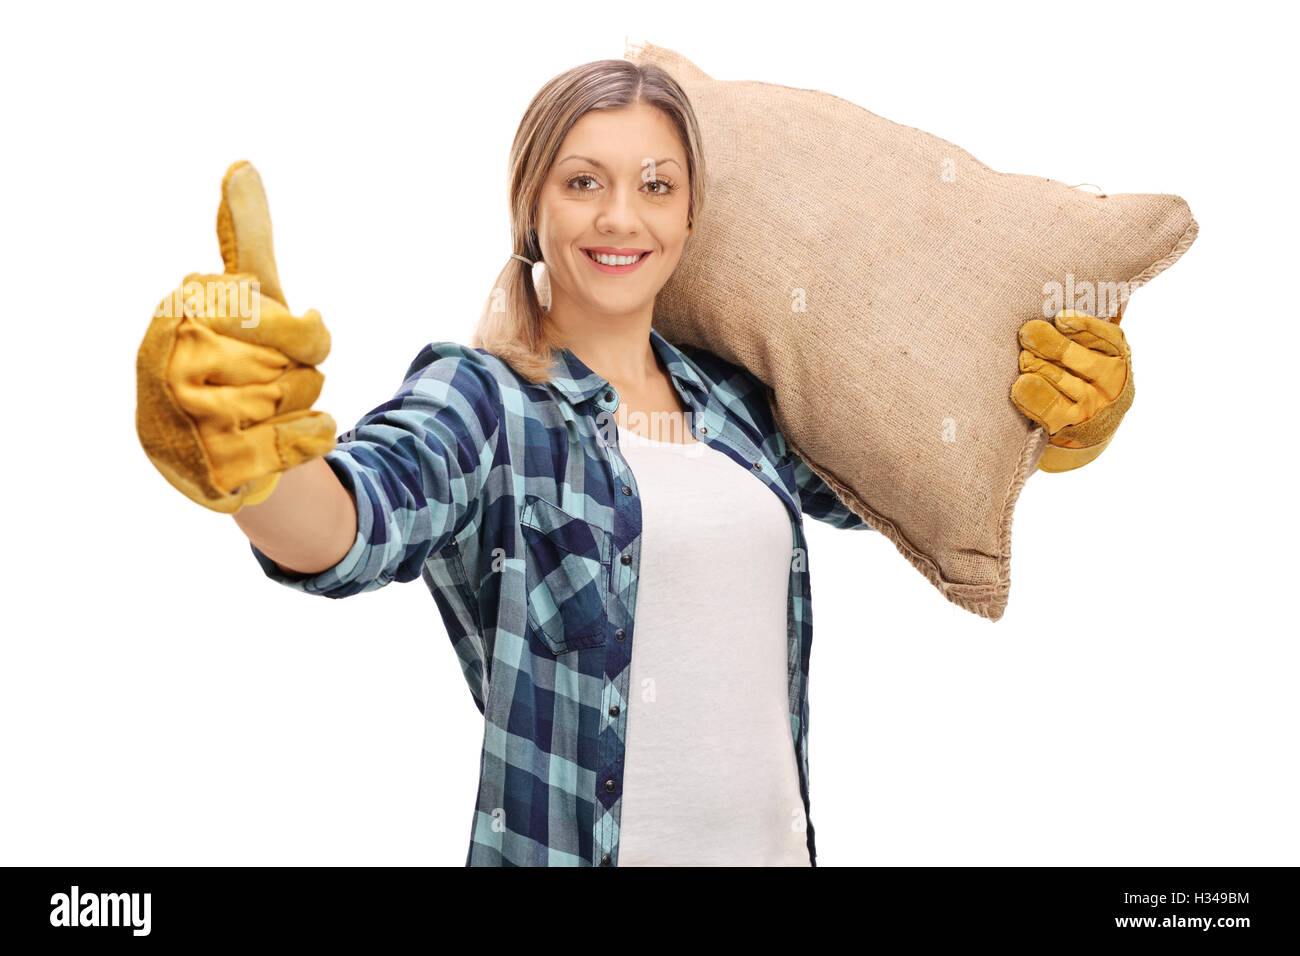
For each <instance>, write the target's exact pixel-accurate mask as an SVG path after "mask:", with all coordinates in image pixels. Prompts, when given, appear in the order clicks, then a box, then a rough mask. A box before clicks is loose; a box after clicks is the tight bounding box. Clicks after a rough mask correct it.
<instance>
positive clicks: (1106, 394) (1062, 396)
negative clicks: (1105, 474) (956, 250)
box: [1011, 309, 1133, 472]
mask: <svg viewBox="0 0 1300 956" xmlns="http://www.w3.org/2000/svg"><path fill="white" fill-rule="evenodd" d="M1020 344H1021V345H1022V346H1023V348H1022V350H1021V352H1020V371H1021V373H1022V374H1021V375H1020V377H1019V378H1017V379H1016V381H1015V383H1014V384H1013V385H1012V386H1011V401H1012V402H1014V403H1015V406H1016V407H1017V408H1018V409H1020V411H1021V412H1023V413H1024V414H1025V415H1027V416H1029V418H1031V419H1033V420H1034V421H1036V422H1037V423H1038V424H1040V425H1042V426H1043V428H1044V429H1046V430H1047V433H1048V434H1049V435H1051V436H1052V438H1051V444H1049V445H1048V447H1047V448H1046V449H1045V450H1044V451H1043V455H1042V457H1041V458H1040V459H1039V462H1038V467H1039V468H1040V469H1041V470H1043V471H1048V472H1059V471H1070V470H1071V469H1074V468H1079V467H1082V466H1083V465H1086V464H1088V462H1090V461H1092V460H1093V459H1095V458H1096V457H1097V456H1098V455H1100V454H1101V453H1102V452H1103V451H1104V450H1105V449H1106V446H1107V445H1108V444H1109V443H1110V440H1111V438H1112V436H1114V434H1115V430H1116V429H1117V428H1119V423H1120V420H1121V419H1123V417H1124V414H1125V413H1126V412H1127V411H1128V410H1129V407H1130V406H1131V405H1132V404H1133V360H1132V355H1131V352H1130V350H1129V346H1128V341H1127V340H1126V339H1125V338H1124V333H1123V332H1121V331H1120V328H1119V326H1118V325H1116V324H1115V323H1114V322H1108V321H1106V320H1105V319H1099V318H1097V317H1096V316H1092V315H1088V314H1087V313H1086V312H1077V311H1074V310H1072V309H1066V310H1063V311H1060V312H1057V313H1056V316H1055V318H1054V320H1053V322H1045V321H1043V320H1042V319H1031V320H1030V321H1028V322H1026V323H1025V324H1024V325H1022V326H1021V327H1020Z"/></svg>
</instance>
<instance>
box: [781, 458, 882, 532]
mask: <svg viewBox="0 0 1300 956" xmlns="http://www.w3.org/2000/svg"><path fill="white" fill-rule="evenodd" d="M790 460H791V461H792V462H794V477H795V483H796V484H797V485H798V486H799V499H800V503H801V507H802V509H803V513H804V514H806V515H808V516H810V517H812V518H816V519H817V520H818V521H825V522H826V523H827V524H829V525H832V526H834V527H836V528H848V529H850V530H852V531H862V530H872V529H871V525H869V524H867V522H866V521H865V520H863V519H862V518H860V517H858V515H857V514H856V513H854V512H853V511H851V510H850V509H849V507H848V505H846V504H845V503H844V502H842V501H840V499H839V496H837V495H836V494H835V492H834V491H832V490H831V487H830V486H829V485H827V484H826V482H824V481H823V480H822V479H821V478H819V477H818V476H817V473H816V472H814V471H813V470H812V469H811V468H810V467H808V463H807V462H806V461H804V460H803V459H802V458H800V457H799V456H798V455H796V454H795V453H794V452H793V451H791V452H790Z"/></svg>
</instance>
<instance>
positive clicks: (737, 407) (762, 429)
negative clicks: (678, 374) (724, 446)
mask: <svg viewBox="0 0 1300 956" xmlns="http://www.w3.org/2000/svg"><path fill="white" fill-rule="evenodd" d="M678 351H680V352H681V353H682V355H683V356H684V357H685V358H686V359H687V360H688V361H689V362H690V363H691V364H692V365H693V366H694V368H695V370H696V371H697V372H698V373H699V375H700V378H701V379H702V380H703V381H704V385H705V387H706V388H707V389H708V392H709V398H710V400H711V401H717V402H718V403H720V404H721V405H722V407H723V408H724V409H726V411H727V412H728V413H729V414H730V415H732V416H734V417H735V418H737V419H739V420H741V421H742V422H744V423H745V425H746V426H747V428H748V430H750V431H751V436H750V437H751V438H753V439H755V440H756V441H758V442H759V443H762V442H763V440H764V439H766V438H768V437H769V436H774V435H778V434H779V432H778V429H777V426H776V421H775V419H774V417H773V415H772V409H771V405H770V404H769V401H768V395H769V392H770V391H771V389H769V388H768V386H767V384H766V383H764V382H763V381H762V380H761V379H759V378H758V377H757V376H756V375H754V373H752V372H751V371H749V369H747V368H745V367H744V366H743V365H738V364H737V363H735V362H730V361H728V360H726V359H724V358H722V357H721V356H720V355H716V354H715V353H713V352H710V351H708V350H707V349H705V348H702V347H700V346H696V345H687V346H678Z"/></svg>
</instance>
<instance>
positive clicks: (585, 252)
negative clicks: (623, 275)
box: [582, 249, 650, 266]
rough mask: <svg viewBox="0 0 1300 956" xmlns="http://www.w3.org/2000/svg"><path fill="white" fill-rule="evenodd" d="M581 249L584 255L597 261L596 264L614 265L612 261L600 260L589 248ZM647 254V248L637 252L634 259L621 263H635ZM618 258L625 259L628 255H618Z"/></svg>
mask: <svg viewBox="0 0 1300 956" xmlns="http://www.w3.org/2000/svg"><path fill="white" fill-rule="evenodd" d="M582 251H583V253H584V254H585V255H586V257H587V258H588V259H590V260H591V261H592V262H595V263H597V264H599V265H602V266H608V265H614V263H612V262H601V261H600V260H599V259H597V258H596V256H595V254H594V253H593V252H592V251H591V250H590V249H583V250H582ZM648 255H650V252H649V250H647V251H645V252H642V253H640V254H638V255H637V257H636V258H635V259H633V260H632V261H631V262H626V263H623V265H635V264H636V263H638V262H640V261H641V260H642V259H644V258H645V257H646V256H648ZM619 258H623V259H626V258H629V257H628V256H620V257H619Z"/></svg>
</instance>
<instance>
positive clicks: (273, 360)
mask: <svg viewBox="0 0 1300 956" xmlns="http://www.w3.org/2000/svg"><path fill="white" fill-rule="evenodd" d="M217 238H218V240H219V241H220V244H221V258H222V260H223V262H224V263H225V272H224V273H222V274H204V273H191V274H190V275H188V276H186V277H185V280H184V281H183V282H182V283H181V286H180V288H178V289H176V290H174V291H173V292H172V293H171V294H169V295H168V296H167V297H166V298H165V299H163V301H162V303H161V304H160V305H159V306H158V308H157V309H156V310H155V311H154V317H153V321H152V322H151V323H150V325H149V329H148V331H146V332H145V336H144V341H143V342H141V344H140V350H139V352H138V353H137V356H136V388H137V391H136V418H135V420H136V432H137V434H138V435H139V437H140V444H141V446H142V447H143V448H144V451H145V454H146V455H147V456H148V457H149V460H150V461H151V462H153V464H154V466H155V467H156V468H157V469H158V471H159V472H161V473H162V475H163V477H164V478H166V479H167V481H169V482H170V483H171V484H172V485H173V486H174V487H176V488H177V489H178V490H180V491H181V492H182V493H183V494H184V495H186V497H188V498H190V499H191V500H193V501H196V502H198V503H199V504H201V505H203V506H204V507H206V508H211V509H212V510H213V511H220V512H223V513H226V514H233V513H235V512H237V511H239V510H240V509H241V508H242V507H243V506H244V505H249V504H259V503H261V502H262V501H265V500H266V499H267V498H268V497H270V495H271V492H273V491H274V490H275V486H276V484H277V482H278V481H279V479H280V475H281V474H282V473H283V472H284V471H285V470H287V469H289V468H292V467H294V466H295V465H299V464H301V463H302V462H304V461H307V460H308V459H311V458H315V457H317V456H319V455H324V454H325V453H326V452H328V451H330V450H331V449H332V448H333V447H334V445H335V432H336V430H337V429H336V426H335V422H334V419H333V418H331V417H330V416H329V415H327V414H325V413H324V412H316V411H312V410H311V405H312V403H313V402H315V401H316V399H317V398H318V397H320V391H321V386H322V385H323V384H324V381H325V379H324V376H323V375H321V373H320V372H319V371H317V370H316V368H315V366H316V365H318V364H320V362H322V361H323V360H324V359H325V357H326V356H327V355H328V354H329V349H330V336H329V332H328V330H326V328H325V325H324V323H322V321H321V317H320V313H319V312H317V311H316V310H315V309H309V310H308V311H307V312H306V313H304V314H303V316H302V317H301V318H298V317H296V316H294V315H292V314H291V313H290V312H289V307H288V304H287V302H286V301H285V298H284V293H283V292H282V291H280V277H279V273H278V271H277V270H276V266H275V255H274V252H273V250H272V245H271V216H270V213H269V212H268V210H267V205H266V194H265V192H264V191H263V189H262V180H261V177H259V176H258V174H257V170H256V169H254V168H253V167H252V165H250V164H249V163H248V162H246V161H241V162H238V163H235V164H234V165H232V166H231V167H230V168H229V169H228V170H227V171H226V175H225V177H224V178H223V179H222V182H221V206H220V208H219V209H218V211H217Z"/></svg>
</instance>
